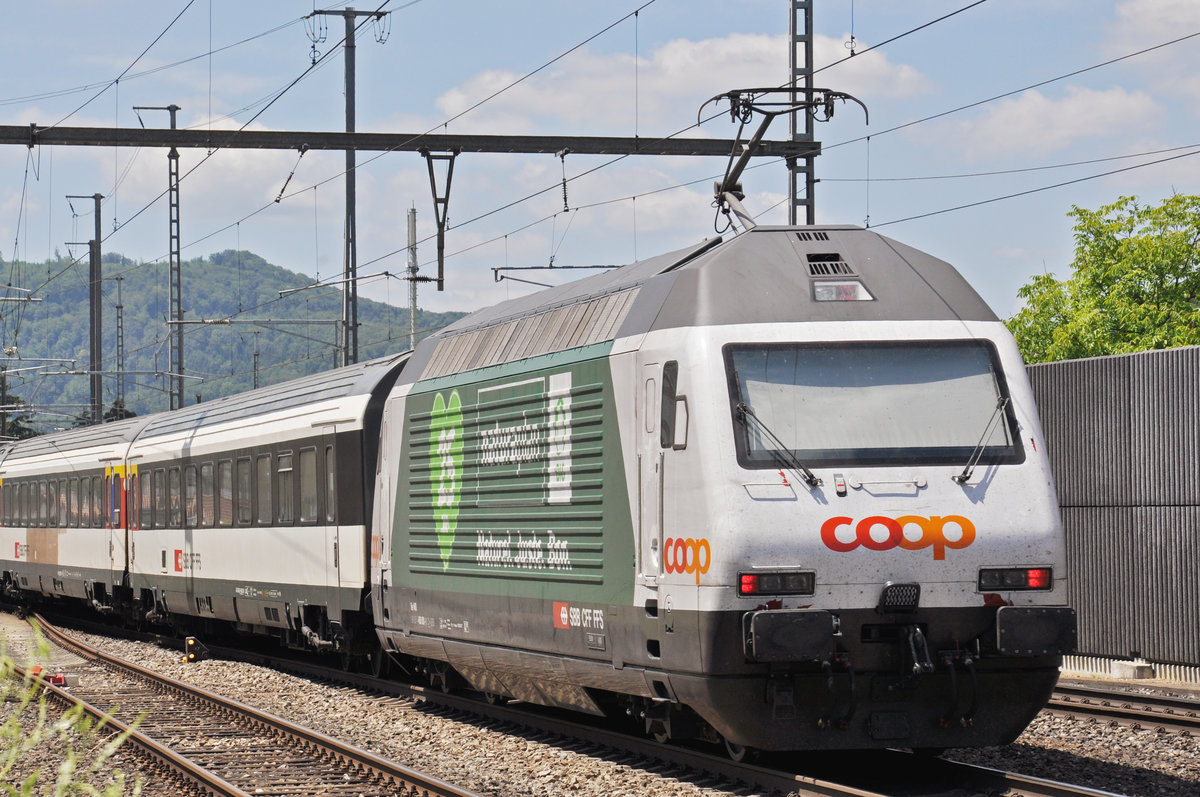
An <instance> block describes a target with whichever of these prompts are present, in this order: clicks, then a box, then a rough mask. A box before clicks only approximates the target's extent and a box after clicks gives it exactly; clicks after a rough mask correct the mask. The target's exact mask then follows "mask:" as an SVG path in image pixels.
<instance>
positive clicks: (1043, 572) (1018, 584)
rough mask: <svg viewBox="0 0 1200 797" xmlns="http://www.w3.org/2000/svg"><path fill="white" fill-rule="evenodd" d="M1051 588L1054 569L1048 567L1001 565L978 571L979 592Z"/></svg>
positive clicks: (1052, 586)
mask: <svg viewBox="0 0 1200 797" xmlns="http://www.w3.org/2000/svg"><path fill="white" fill-rule="evenodd" d="M1053 588H1054V571H1053V570H1052V569H1050V568H1049V567H1003V568H988V569H986V570H980V571H979V590H980V592H997V591H1004V590H1015V589H1053Z"/></svg>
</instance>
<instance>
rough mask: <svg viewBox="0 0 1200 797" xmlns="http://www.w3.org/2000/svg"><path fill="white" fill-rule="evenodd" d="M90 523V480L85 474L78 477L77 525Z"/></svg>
mask: <svg viewBox="0 0 1200 797" xmlns="http://www.w3.org/2000/svg"><path fill="white" fill-rule="evenodd" d="M90 525H92V481H91V479H89V478H88V477H87V476H83V477H81V478H80V479H79V527H80V528H81V529H86V528H87V527H88V526H90Z"/></svg>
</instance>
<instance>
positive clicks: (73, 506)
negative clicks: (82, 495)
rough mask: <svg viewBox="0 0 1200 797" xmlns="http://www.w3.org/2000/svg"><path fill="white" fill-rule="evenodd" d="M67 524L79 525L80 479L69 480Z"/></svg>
mask: <svg viewBox="0 0 1200 797" xmlns="http://www.w3.org/2000/svg"><path fill="white" fill-rule="evenodd" d="M67 525H68V526H78V525H79V479H71V480H70V481H68V482H67Z"/></svg>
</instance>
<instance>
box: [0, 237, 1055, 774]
mask: <svg viewBox="0 0 1200 797" xmlns="http://www.w3.org/2000/svg"><path fill="white" fill-rule="evenodd" d="M0 500H2V501H3V505H2V508H0V518H2V520H3V526H2V527H0V572H2V575H0V580H2V587H3V589H4V591H5V592H6V593H7V594H9V595H10V596H12V597H15V598H19V599H21V600H24V601H32V600H63V601H66V600H74V601H82V602H85V603H87V604H88V605H90V606H91V607H93V608H94V609H96V610H98V611H102V612H106V613H113V614H117V615H121V616H125V617H127V618H128V619H130V620H133V621H138V622H154V623H164V624H171V625H173V626H175V627H178V628H186V629H189V630H192V629H196V630H204V629H207V628H212V627H214V626H217V625H220V626H223V627H232V628H234V629H236V630H238V631H240V632H243V633H250V634H259V635H268V636H274V637H277V638H278V639H279V640H280V641H281V642H283V643H285V644H288V645H298V646H306V647H310V648H313V649H317V650H323V651H327V652H331V653H340V654H342V655H343V656H345V657H346V658H347V659H350V658H354V657H369V658H370V659H371V660H372V662H373V663H374V665H375V666H376V668H377V670H382V669H383V667H384V666H385V665H388V664H389V663H397V664H400V665H402V666H404V667H405V668H407V669H409V670H410V671H411V670H415V671H419V672H422V673H425V674H426V675H427V676H428V677H429V678H430V679H431V680H432V681H433V682H435V683H437V684H439V685H442V686H443V687H445V688H453V687H455V686H462V685H465V686H469V687H470V688H472V689H474V690H478V691H479V692H482V693H485V694H486V695H489V696H491V697H493V698H496V699H512V700H521V701H528V702H533V703H538V704H543V705H548V706H556V707H562V708H568V709H572V710H575V711H581V712H587V713H591V714H596V715H612V714H622V713H623V714H629V715H632V716H634V717H635V718H637V720H638V721H639V722H640V723H642V727H643V728H644V730H645V731H646V732H647V733H649V734H651V735H653V736H654V737H655V738H658V739H660V740H668V739H682V738H703V739H708V740H711V741H715V742H723V743H724V744H725V746H726V748H727V749H728V751H729V752H730V754H731V755H733V756H734V757H741V756H742V755H744V754H745V752H746V751H747V750H750V749H762V750H799V749H810V750H812V749H853V748H874V747H910V748H914V749H941V748H947V747H963V746H979V745H995V744H1003V743H1006V742H1008V741H1011V740H1012V739H1014V738H1015V737H1016V736H1017V735H1018V734H1019V733H1020V732H1021V730H1022V729H1023V728H1024V727H1025V725H1026V724H1027V723H1028V722H1029V721H1030V720H1031V719H1032V717H1033V716H1034V715H1035V714H1036V713H1037V712H1038V711H1039V709H1040V708H1041V707H1042V706H1043V705H1044V703H1045V701H1046V699H1047V697H1048V696H1049V693H1050V691H1051V689H1052V688H1053V686H1054V684H1055V681H1056V679H1057V676H1058V668H1059V665H1060V663H1061V656H1062V655H1063V654H1064V653H1068V652H1070V651H1071V650H1073V648H1074V643H1075V615H1074V612H1073V611H1072V610H1071V609H1070V608H1069V607H1068V606H1067V605H1066V603H1067V600H1066V596H1067V583H1068V582H1067V577H1068V573H1067V570H1066V552H1065V545H1064V538H1063V532H1062V527H1061V523H1060V519H1059V513H1058V506H1057V503H1056V499H1055V490H1054V484H1053V477H1052V475H1051V471H1050V465H1049V460H1048V458H1047V456H1046V450H1045V439H1044V437H1043V436H1042V432H1041V430H1040V427H1039V421H1038V417H1037V411H1036V407H1035V405H1034V401H1033V396H1032V394H1031V392H1030V388H1029V384H1028V381H1027V379H1026V376H1025V372H1024V366H1023V364H1022V362H1021V359H1020V355H1019V353H1018V351H1017V349H1016V346H1015V344H1014V342H1013V340H1012V337H1011V336H1010V335H1009V333H1008V332H1007V330H1006V329H1005V327H1004V325H1003V324H1002V323H1001V322H1000V321H999V320H998V319H997V318H996V316H995V315H994V314H993V313H992V312H991V311H990V310H989V309H988V307H987V306H986V304H985V303H984V302H983V300H982V299H981V298H980V297H979V296H978V295H977V294H976V293H975V292H974V291H973V290H972V289H971V287H970V286H969V285H968V284H967V282H966V281H965V280H964V279H963V278H962V277H961V276H960V275H959V274H958V273H957V272H956V271H955V270H954V268H953V267H951V266H950V265H949V264H947V263H945V262H943V261H941V260H938V259H936V258H934V257H932V256H930V255H928V254H925V253H923V252H920V251H918V250H916V249H913V248H911V247H908V246H905V245H904V244H901V243H899V242H897V241H894V240H891V239H889V238H887V237H884V236H882V235H879V234H878V233H876V232H874V231H871V230H866V229H862V228H858V227H850V226H795V227H793V226H786V227H785V226H780V227H754V228H752V229H747V230H746V231H744V232H741V233H740V234H737V235H735V236H732V237H730V238H728V239H722V238H720V237H716V238H712V239H709V240H705V241H703V242H700V243H698V244H696V245H694V246H691V247H688V248H686V249H684V250H681V251H678V252H674V253H670V254H665V255H661V256H658V257H654V258H651V259H648V260H644V261H640V262H637V263H634V264H632V265H629V266H626V267H623V268H620V269H615V270H613V271H609V272H606V273H603V274H599V275H596V276H593V277H590V278H587V279H583V280H579V281H577V282H573V283H569V284H567V285H564V286H560V287H558V288H552V289H548V290H545V291H541V292H539V293H536V294H533V295H531V296H528V297H524V298H519V299H515V300H511V301H508V302H504V303H501V304H498V305H496V306H494V307H491V308H487V309H484V310H481V311H479V312H476V313H473V314H471V315H468V316H466V317H464V318H463V319H461V320H460V321H459V322H457V323H456V324H454V325H453V326H451V327H448V328H446V329H444V330H442V331H441V332H439V333H437V334H435V335H433V336H431V337H430V338H428V339H426V340H424V341H423V342H421V344H420V345H418V346H417V348H416V349H415V350H414V351H412V352H405V353H402V354H397V355H395V356H392V357H387V358H383V359H380V360H375V361H372V362H369V363H364V364H360V365H356V366H351V367H349V368H344V369H340V370H338V371H334V372H331V373H328V374H321V375H317V376H314V377H308V378H305V379H301V380H296V381H294V382H290V383H285V384H282V385H277V386H273V387H268V388H263V389H261V390H257V391H254V392H251V393H247V394H244V395H241V396H233V397H229V398H225V399H219V400H215V401H210V402H207V403H204V404H199V405H195V406H191V407H187V408H184V409H180V410H176V411H173V412H170V413H163V414H160V415H154V416H150V417H148V418H134V419H129V420H126V421H120V422H116V423H110V424H105V425H102V426H97V427H91V428H88V429H81V430H75V431H70V432H63V433H59V434H55V435H49V436H46V437H41V438H34V439H32V440H27V441H20V442H15V443H12V444H10V445H8V446H7V447H6V448H5V449H4V451H3V459H0Z"/></svg>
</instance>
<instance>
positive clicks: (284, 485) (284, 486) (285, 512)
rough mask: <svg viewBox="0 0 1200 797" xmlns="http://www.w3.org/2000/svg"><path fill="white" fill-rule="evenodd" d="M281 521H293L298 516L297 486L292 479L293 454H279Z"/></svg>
mask: <svg viewBox="0 0 1200 797" xmlns="http://www.w3.org/2000/svg"><path fill="white" fill-rule="evenodd" d="M277 470H278V473H279V522H280V523H291V522H292V521H293V520H295V518H296V508H295V506H294V504H295V500H296V499H295V494H294V493H293V492H292V491H293V490H294V489H295V487H294V485H293V480H292V454H291V452H290V451H289V452H287V453H286V454H280V455H279V466H278V468H277Z"/></svg>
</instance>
